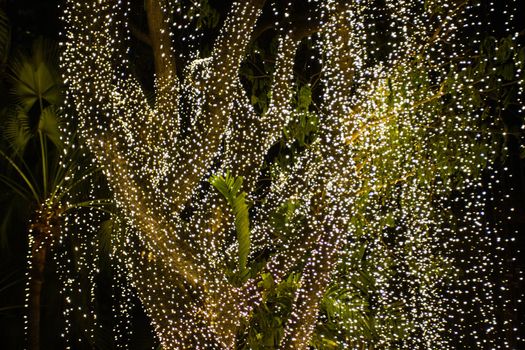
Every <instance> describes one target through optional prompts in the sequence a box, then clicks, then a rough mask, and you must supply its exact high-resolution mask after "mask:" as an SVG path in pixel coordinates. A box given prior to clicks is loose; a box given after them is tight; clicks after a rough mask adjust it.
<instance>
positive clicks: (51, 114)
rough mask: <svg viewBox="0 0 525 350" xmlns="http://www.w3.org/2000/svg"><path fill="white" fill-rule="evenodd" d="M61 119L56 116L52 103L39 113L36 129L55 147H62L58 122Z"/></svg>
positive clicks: (59, 122)
mask: <svg viewBox="0 0 525 350" xmlns="http://www.w3.org/2000/svg"><path fill="white" fill-rule="evenodd" d="M61 122H62V120H61V118H60V117H59V116H58V113H57V108H56V107H55V106H53V105H51V106H48V107H46V108H45V109H44V110H43V111H42V114H41V115H40V121H39V123H38V130H39V131H40V132H41V133H42V134H44V135H45V136H46V137H47V138H48V139H49V140H50V141H51V142H53V144H54V145H55V146H56V147H57V148H62V146H63V142H62V139H61V132H60V126H61V125H60V124H61Z"/></svg>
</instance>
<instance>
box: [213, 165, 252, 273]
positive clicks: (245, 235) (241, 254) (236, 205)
mask: <svg viewBox="0 0 525 350" xmlns="http://www.w3.org/2000/svg"><path fill="white" fill-rule="evenodd" d="M209 181H210V184H211V185H212V186H213V187H215V188H216V189H217V190H218V191H219V192H220V193H221V194H222V195H223V197H224V198H225V199H226V201H227V203H228V204H229V205H230V208H231V209H232V211H233V215H234V217H235V231H236V232H237V241H238V243H239V251H238V271H239V273H240V274H241V275H242V276H245V275H246V265H247V262H248V255H249V254H250V218H249V214H248V210H249V206H248V204H247V203H246V193H245V192H240V190H241V187H242V181H243V179H242V176H237V177H233V176H232V175H231V174H230V172H229V171H228V172H227V173H226V175H224V176H221V175H214V176H212V177H211V178H210V180H209Z"/></svg>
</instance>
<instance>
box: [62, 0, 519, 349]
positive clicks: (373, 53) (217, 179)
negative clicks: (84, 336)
mask: <svg viewBox="0 0 525 350" xmlns="http://www.w3.org/2000/svg"><path fill="white" fill-rule="evenodd" d="M145 4H146V11H147V20H148V27H149V36H148V37H147V38H146V39H145V41H148V42H149V43H150V45H151V47H152V51H153V57H154V66H155V98H154V101H153V102H152V103H150V102H149V101H148V98H147V96H146V94H145V93H144V90H143V88H142V87H141V84H140V83H139V81H138V80H137V79H136V78H134V77H133V76H132V75H131V74H130V62H129V58H128V56H127V51H126V46H127V45H125V41H126V40H127V39H126V38H128V37H129V35H130V33H129V31H130V30H129V27H128V25H127V24H126V23H127V16H129V9H128V8H127V6H128V5H127V3H125V2H122V1H117V0H100V1H98V2H87V1H84V2H78V1H67V2H66V8H65V12H64V17H65V22H66V24H67V28H66V33H65V35H64V54H63V56H62V65H63V69H64V72H65V75H66V78H67V84H68V86H69V99H68V101H69V102H68V103H69V104H70V107H71V108H74V109H75V110H76V111H77V112H78V115H79V120H78V123H79V127H80V130H81V135H82V138H83V141H84V142H85V144H86V145H87V147H88V148H89V150H90V151H91V152H92V153H93V154H94V155H95V157H96V159H97V160H98V162H99V163H100V164H101V165H102V166H103V168H104V171H105V175H106V177H107V180H108V182H109V184H110V186H111V188H112V190H113V192H114V196H115V200H116V202H117V205H118V207H119V209H120V211H121V213H122V215H123V217H124V219H123V222H122V225H121V226H122V227H123V228H122V230H121V232H120V233H119V234H118V235H116V236H115V237H114V242H113V244H114V255H115V256H116V257H118V260H119V261H120V263H121V265H122V266H125V268H124V269H123V270H124V271H125V274H126V276H127V278H128V280H129V282H130V284H131V285H132V287H133V289H134V291H135V293H136V294H137V296H138V297H139V299H140V301H141V303H142V304H143V306H144V308H145V309H146V312H147V314H148V316H149V317H150V318H151V322H152V325H153V327H154V329H155V333H156V335H157V336H158V338H159V340H160V342H161V344H162V346H163V347H165V348H168V349H173V348H188V349H198V348H228V349H230V348H234V347H240V348H242V347H246V346H252V347H255V345H254V343H253V339H252V340H250V339H248V340H246V338H247V337H248V338H249V337H250V334H252V333H251V332H252V330H254V329H255V330H257V329H262V328H264V326H263V323H264V322H262V321H261V320H268V319H270V320H275V321H276V322H277V323H279V322H282V323H283V324H284V325H283V332H282V334H278V335H276V336H275V337H265V335H267V334H264V333H265V332H264V331H262V330H261V331H260V332H258V331H256V332H255V335H254V337H255V339H259V340H260V341H262V339H265V340H268V342H269V343H271V344H267V346H269V347H270V348H272V347H275V346H276V344H275V343H277V344H278V346H280V348H282V349H306V348H307V347H308V345H309V344H310V342H311V339H312V335H313V334H314V333H315V334H316V335H322V334H323V333H322V330H319V329H316V326H318V324H319V322H321V321H322V318H323V317H328V318H329V319H330V320H333V319H334V318H340V321H339V322H338V324H339V326H340V327H341V329H346V330H347V331H348V332H347V333H345V336H342V338H343V339H337V338H338V337H339V336H340V335H341V334H343V332H342V331H341V330H340V329H339V330H337V332H336V333H337V334H336V335H334V336H333V337H334V339H337V341H339V343H336V342H334V341H333V340H332V342H333V343H334V344H335V345H333V346H335V348H337V346H339V345H341V346H342V345H343V344H346V346H354V347H358V346H359V347H364V346H366V341H365V340H369V339H368V338H367V335H365V334H364V333H361V334H359V332H355V327H356V325H355V324H345V315H346V317H350V316H348V315H349V314H350V313H351V312H354V311H355V310H358V313H360V314H362V315H365V316H366V317H368V316H367V315H369V312H368V311H367V308H369V307H370V309H371V308H372V306H371V304H372V303H375V304H377V305H379V307H378V308H376V311H377V310H380V311H377V314H378V317H377V326H371V325H368V328H369V333H370V334H371V335H370V339H372V340H373V341H376V342H377V343H378V346H382V345H383V346H392V345H393V344H397V343H399V342H402V343H403V344H404V346H406V347H410V346H411V344H412V345H413V346H414V344H427V346H434V347H436V346H442V345H443V344H446V341H445V340H443V337H442V333H443V330H442V328H443V322H444V321H443V318H442V316H440V315H443V314H444V313H446V306H445V305H443V302H442V299H440V297H441V294H440V293H441V292H442V290H443V287H442V285H443V284H444V283H446V281H448V280H447V278H450V277H451V276H452V277H453V276H454V272H451V270H453V268H452V266H454V263H455V261H454V259H453V257H452V256H451V255H447V253H443V251H442V249H440V247H443V244H444V243H445V242H448V243H449V244H452V243H451V242H455V238H454V237H451V236H450V230H448V229H447V227H442V226H440V225H439V224H441V223H444V222H446V220H445V219H446V218H447V214H446V211H443V212H437V213H436V210H434V205H443V206H446V204H443V202H442V199H443V198H445V197H446V196H448V195H449V194H450V193H451V192H452V190H456V189H457V190H465V189H468V188H471V187H472V186H476V185H477V184H478V181H479V174H480V172H481V170H482V169H483V168H484V167H485V166H486V164H487V157H483V156H480V155H481V154H483V153H484V154H489V155H490V156H491V157H492V156H494V153H495V152H496V151H495V149H496V148H495V147H494V143H495V142H496V141H495V140H496V139H497V137H493V136H492V134H490V133H489V134H490V135H489V136H486V135H485V134H484V133H483V132H481V131H480V130H479V129H483V128H485V129H487V130H488V129H490V130H493V129H496V125H494V124H493V123H492V124H491V123H488V125H486V124H487V123H486V116H487V115H486V114H483V112H485V113H488V114H491V113H493V109H495V108H496V107H497V106H496V105H498V104H499V103H500V102H501V98H500V97H498V98H497V99H496V100H495V102H494V101H492V100H491V96H490V94H489V91H485V90H490V87H489V88H488V89H484V88H483V89H480V87H479V86H478V85H477V84H478V83H479V81H478V80H477V79H474V78H480V79H481V80H480V81H481V82H483V81H485V79H486V77H489V76H491V74H499V73H494V71H490V72H486V71H485V68H483V69H481V68H479V67H476V68H479V69H474V68H472V66H473V65H474V64H475V62H474V59H475V58H476V57H478V56H479V55H478V56H476V52H475V51H474V50H472V48H471V47H470V46H468V45H463V44H461V41H458V37H460V36H461V35H463V37H464V36H465V35H466V34H468V33H470V32H469V30H470V29H469V28H468V26H466V25H462V24H465V23H468V24H469V25H470V24H471V23H470V22H467V21H468V18H469V17H468V16H469V15H470V16H472V15H474V16H475V15H479V12H480V7H479V5H478V3H476V2H472V3H471V2H469V1H466V2H461V3H459V2H458V3H454V4H452V5H450V4H448V3H447V2H439V1H436V2H425V4H423V5H420V4H417V3H411V2H402V3H397V2H394V1H385V2H384V4H383V6H379V5H376V4H375V2H373V1H365V2H360V1H335V0H326V1H314V0H312V1H308V2H307V3H305V4H302V3H300V2H297V3H295V2H290V3H288V4H273V5H272V4H268V6H270V8H272V6H273V10H274V12H275V13H276V17H277V18H276V19H274V18H272V20H273V21H274V22H275V21H276V22H277V25H276V31H277V32H278V34H279V40H278V50H277V54H276V58H275V61H276V62H275V68H274V69H275V71H274V74H273V82H272V85H271V90H270V96H271V98H270V102H269V105H268V108H267V110H263V112H262V113H258V112H256V111H255V110H254V108H253V107H252V105H251V104H250V99H249V98H248V96H247V95H246V92H245V90H244V87H243V85H242V83H241V81H240V80H239V71H240V69H241V65H242V62H243V58H244V57H245V55H246V51H247V47H248V46H249V45H250V38H251V36H252V34H253V32H254V28H255V27H256V23H257V21H258V19H259V18H260V17H262V15H261V14H262V13H263V9H264V8H265V1H264V0H247V1H242V2H233V4H232V8H231V10H230V13H229V15H228V17H227V18H226V19H225V21H224V23H223V24H222V27H221V29H220V34H219V36H218V38H217V40H216V41H215V43H214V45H213V48H212V50H211V53H210V54H209V56H207V57H205V58H195V59H194V60H192V61H191V62H190V63H187V64H185V63H180V61H181V60H180V57H183V52H176V50H175V46H174V42H179V43H180V42H184V40H180V41H178V40H176V39H177V38H173V37H172V36H173V35H172V33H177V30H176V28H177V26H178V27H179V28H180V27H181V26H183V25H184V23H182V24H181V23H173V19H174V18H176V17H177V14H179V13H198V11H195V7H190V10H189V11H188V9H186V8H185V7H184V6H183V5H181V4H179V5H174V4H171V3H170V2H167V1H161V0H148V1H146V3H145ZM194 6H198V4H197V5H194ZM301 6H305V7H306V9H302V10H303V11H304V13H306V15H305V16H304V17H303V16H291V15H290V14H292V13H295V12H297V11H299V10H300V7H301ZM303 11H300V12H301V13H303ZM382 16H383V17H382ZM180 17H183V16H180ZM298 17H300V18H299V19H298ZM177 18H178V17H177ZM365 18H372V19H373V20H371V23H372V24H375V25H376V28H375V29H374V28H372V27H373V25H372V24H370V23H369V22H367V21H365ZM388 21H391V23H392V25H391V26H388V30H387V31H386V34H385V31H384V30H383V31H382V30H381V29H382V28H381V26H386V23H388ZM465 28H467V29H465ZM372 32H375V33H376V36H374V35H371V34H370V33H372ZM313 33H316V40H315V43H316V45H317V52H318V53H319V55H320V61H321V66H322V68H321V70H320V73H321V78H320V79H321V82H322V84H321V87H317V89H318V90H314V93H313V94H312V90H311V89H309V87H308V86H305V87H304V88H301V89H300V93H299V94H298V96H295V99H296V100H297V102H296V103H295V104H294V103H292V102H291V101H292V100H293V99H294V95H295V94H294V91H295V89H296V86H295V84H294V64H295V62H296V60H297V59H299V58H297V57H296V55H297V52H298V50H300V48H301V47H302V45H305V40H306V39H305V38H307V37H309V36H310V35H312V34H313ZM380 34H382V35H380ZM185 39H188V41H191V40H190V39H192V37H191V35H190V36H188V38H185ZM123 42H124V43H123ZM374 42H377V43H378V45H371V44H370V43H372V44H373V43H374ZM451 43H452V44H451ZM476 44H477V43H476ZM513 45H514V44H510V48H509V49H508V50H507V51H508V52H507V54H506V55H505V57H502V58H501V63H502V64H503V63H504V64H507V63H508V64H509V65H511V66H512V68H506V69H507V70H508V71H507V73H504V74H507V75H506V76H505V79H507V80H508V81H509V83H508V86H512V87H513V88H514V87H515V88H516V89H517V90H516V91H522V90H520V89H523V81H522V76H521V75H520V74H521V70H519V69H517V68H516V67H519V65H520V64H522V63H520V62H522V61H523V58H522V57H521V58H520V57H519V55H520V54H521V53H519V52H518V50H516V49H514V46H513ZM464 54H466V55H467V58H465V57H464ZM182 61H184V60H182ZM479 64H480V65H481V64H487V62H485V61H483V60H482V61H480V62H479ZM181 65H183V66H182V67H181ZM469 67H470V68H469ZM509 67H510V66H509ZM468 69H470V71H468ZM495 88H496V89H497V90H498V92H501V91H503V90H501V86H498V87H495ZM505 91H507V90H505ZM516 91H514V93H516ZM513 96H514V95H513ZM513 98H514V97H512V98H509V103H510V101H511V100H512V101H514V100H513ZM305 101H306V102H305ZM505 107H508V105H506V106H505ZM314 124H315V127H313V128H312V132H309V131H308V132H307V134H308V138H309V139H308V142H304V130H305V127H306V125H314ZM298 127H301V128H300V131H301V130H302V132H303V135H302V136H301V137H300V139H302V144H301V142H300V141H301V140H299V139H298V138H296V137H295V136H297V135H298V133H294V132H293V130H297V128H298ZM286 128H287V129H286ZM283 129H285V130H288V132H287V135H294V137H290V139H289V141H290V142H288V143H287V145H288V146H293V147H292V148H294V150H295V151H293V152H292V155H293V158H294V159H293V160H292V161H290V162H289V164H287V166H282V167H276V166H270V170H269V172H270V173H271V183H270V186H269V188H262V189H261V188H260V185H261V181H260V175H261V172H262V170H261V169H262V168H263V165H264V163H265V159H266V158H267V155H268V154H269V153H271V147H272V146H273V145H274V144H275V143H277V142H278V141H279V140H280V139H281V132H282V130H283ZM458 131H459V132H460V134H459V135H461V136H460V137H457V134H456V133H457V132H458ZM299 134H300V133H299ZM470 134H472V135H470ZM440 215H441V219H439V216H440ZM476 215H477V214H476ZM476 215H474V218H476V217H477V216H476ZM438 220H440V221H438ZM474 221H475V220H474ZM476 237H477V236H476ZM465 239H467V238H465ZM468 239H471V238H470V237H469V238H468ZM463 242H465V241H463ZM489 243H490V242H489V241H487V240H486V239H480V243H479V244H489ZM445 247H446V245H445ZM474 249H475V248H474ZM366 255H370V256H375V259H376V260H373V261H372V262H364V261H365V260H366V258H365V256H366ZM480 259H481V258H480ZM476 261H477V260H476ZM480 261H482V262H485V263H488V264H489V265H490V266H492V265H491V264H492V263H491V262H490V261H488V262H487V261H484V260H483V259H481V260H480ZM472 263H474V262H472ZM364 265H366V266H364ZM359 266H360V267H359ZM345 269H346V270H350V271H346V274H345V273H344V271H345ZM356 269H357V271H358V272H362V271H364V270H366V269H368V270H366V271H368V272H366V273H362V275H363V276H364V279H365V280H366V279H367V278H368V279H375V281H374V282H373V284H374V285H376V286H377V291H376V292H375V294H374V297H371V298H368V296H367V294H372V291H367V290H365V289H366V288H363V291H362V293H361V294H360V295H358V296H356V294H355V293H354V294H353V293H351V292H349V291H350V290H351V289H352V288H354V287H355V286H359V285H360V282H359V280H356V276H355V271H356ZM359 269H361V270H359ZM336 270H337V273H336V276H337V278H336V280H337V281H339V282H340V283H338V284H337V285H335V286H334V287H333V288H332V289H331V290H330V291H328V293H326V292H327V287H328V286H329V285H330V283H331V281H332V278H333V275H334V272H335V271H336ZM469 271H470V272H472V273H474V274H477V273H480V271H479V270H477V268H476V267H473V268H472V269H471V270H469ZM367 275H368V277H367ZM476 276H477V275H476ZM456 277H457V276H456ZM469 278H472V279H471V281H477V277H475V276H474V277H469ZM469 281H470V280H469ZM354 289H355V288H354ZM452 289H453V288H452ZM280 297H281V299H279V298H280ZM272 298H273V299H272ZM367 298H368V299H367ZM270 299H272V300H274V301H275V300H282V299H287V300H288V302H287V304H288V306H289V309H288V313H287V314H286V313H284V312H282V313H281V314H282V315H281V316H282V317H283V318H284V321H283V318H280V319H279V320H278V319H277V318H276V317H275V315H273V316H272V315H270V316H269V315H266V316H264V315H263V316H261V315H262V312H265V311H264V310H265V309H264V307H268V305H270V302H269V301H270ZM337 300H346V301H348V300H350V302H352V301H356V300H357V301H359V303H360V305H358V306H357V307H354V308H347V309H345V310H347V311H346V313H345V310H344V309H339V308H336V307H335V306H336V305H337V304H338V302H337ZM273 306H274V307H276V308H277V309H279V306H276V305H273ZM320 307H322V308H323V313H322V314H321V315H320V314H319V309H320ZM281 309H282V307H281ZM381 310H383V311H384V310H387V311H388V310H390V311H388V312H386V311H385V312H384V313H383V314H381V312H382V311H381ZM392 310H393V311H392ZM281 311H282V310H281ZM400 314H401V315H400ZM392 315H393V316H392ZM352 317H354V320H355V316H352ZM359 317H361V316H359ZM366 317H361V319H362V320H365V321H366V319H367V318H366ZM388 318H391V319H392V320H390V321H389V319H388ZM320 319H321V321H319V320H320ZM363 322H364V321H363ZM321 324H322V322H321ZM374 327H378V329H379V331H376V330H375V329H374ZM398 328H399V329H398ZM401 328H403V330H400V329H401ZM359 329H360V331H363V329H364V328H359ZM352 331H354V333H352ZM363 332H364V331H363ZM377 332H379V333H382V334H383V338H380V339H373V338H374V337H375V335H374V334H376V333H377ZM356 333H357V334H356ZM387 333H388V334H390V335H389V336H385V334H387ZM257 337H259V338H257ZM345 337H346V338H345ZM348 337H351V338H350V339H349V338H348ZM322 338H323V337H322V336H320V338H319V337H318V338H314V340H312V341H313V342H317V343H321V345H319V347H320V348H322V347H323V346H324V347H325V348H330V346H332V345H330V344H329V343H326V342H325V343H323V340H322ZM250 342H251V343H250ZM396 342H397V343H396ZM428 344H431V345H428ZM265 345H266V344H265Z"/></svg>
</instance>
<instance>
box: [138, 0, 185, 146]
mask: <svg viewBox="0 0 525 350" xmlns="http://www.w3.org/2000/svg"><path fill="white" fill-rule="evenodd" d="M145 5H146V13H147V18H148V28H149V38H150V41H151V48H152V50H153V60H154V64H155V83H156V102H155V112H156V114H157V118H159V119H160V120H161V121H163V122H164V125H163V127H162V130H163V131H164V132H159V134H160V135H162V136H163V137H164V138H165V139H166V140H165V142H169V138H173V137H175V136H176V135H177V133H178V131H179V115H178V109H177V106H178V98H179V91H178V90H179V81H178V78H177V67H176V65H175V57H174V52H173V44H172V42H171V37H170V30H171V27H170V23H169V19H170V18H171V17H172V13H171V11H169V10H168V8H167V7H168V4H167V1H166V0H147V1H146V2H145ZM159 124H160V125H162V124H161V123H159ZM168 131H169V132H168Z"/></svg>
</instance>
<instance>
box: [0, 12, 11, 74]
mask: <svg viewBox="0 0 525 350" xmlns="http://www.w3.org/2000/svg"><path fill="white" fill-rule="evenodd" d="M10 47H11V25H10V23H9V18H7V14H6V13H5V11H4V10H2V9H0V64H1V65H2V66H3V65H4V64H5V63H6V61H7V57H8V56H9V49H10Z"/></svg>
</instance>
